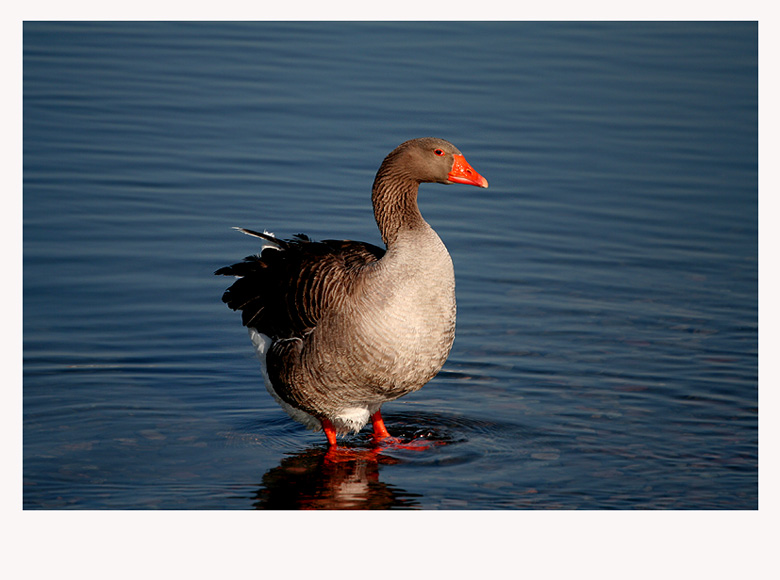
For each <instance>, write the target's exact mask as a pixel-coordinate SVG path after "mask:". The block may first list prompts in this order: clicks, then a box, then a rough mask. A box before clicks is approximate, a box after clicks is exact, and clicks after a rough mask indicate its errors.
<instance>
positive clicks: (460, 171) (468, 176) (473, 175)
mask: <svg viewBox="0 0 780 580" xmlns="http://www.w3.org/2000/svg"><path fill="white" fill-rule="evenodd" d="M453 157H454V158H455V162H454V163H453V164H452V171H450V172H449V173H448V174H447V179H449V180H450V181H452V182H453V183H465V184H466V185H476V186H477V187H487V186H488V182H487V179H485V178H484V177H482V176H481V175H480V174H479V173H477V172H476V171H474V168H473V167H471V165H469V162H468V161H466V158H465V157H463V155H453Z"/></svg>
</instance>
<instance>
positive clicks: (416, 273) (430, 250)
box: [215, 138, 488, 449]
mask: <svg viewBox="0 0 780 580" xmlns="http://www.w3.org/2000/svg"><path fill="white" fill-rule="evenodd" d="M424 182H435V183H443V184H452V183H464V184H467V185H475V186H477V187H487V186H488V182H487V180H486V179H485V178H484V177H482V176H481V175H480V174H479V173H477V172H476V171H475V170H474V169H473V168H472V167H471V166H470V165H469V164H468V162H467V161H466V159H465V158H464V157H463V155H462V154H461V152H460V151H459V150H458V149H457V147H455V146H454V145H453V144H452V143H449V142H448V141H445V140H443V139H435V138H423V139H413V140H411V141H406V142H405V143H402V144H401V145H399V146H398V147H397V148H396V149H395V150H394V151H392V152H391V153H390V154H389V155H388V156H387V157H385V160H384V161H383V162H382V165H381V166H380V168H379V171H378V172H377V174H376V179H375V180H374V186H373V190H372V196H371V200H372V202H373V206H374V217H375V218H376V223H377V225H378V226H379V231H380V233H381V235H382V241H383V242H384V244H385V246H386V249H383V248H380V247H378V246H374V245H372V244H367V243H364V242H353V241H347V240H343V241H339V240H323V241H321V242H315V241H312V240H310V239H309V238H308V237H307V236H304V235H302V234H299V235H297V236H295V237H294V238H293V239H288V240H283V239H279V238H276V237H274V236H273V235H272V234H269V233H268V232H264V233H260V232H255V231H252V230H247V229H244V228H236V229H238V230H240V231H242V232H244V233H246V234H249V235H252V236H255V237H258V238H261V239H262V240H263V247H262V249H261V253H260V254H259V255H253V256H249V257H247V258H245V259H244V261H242V262H239V263H237V264H233V265H232V266H226V267H224V268H220V269H219V270H217V271H216V272H215V274H217V275H224V276H235V277H237V278H238V280H237V281H236V282H235V283H234V284H233V285H232V286H231V287H230V288H228V289H227V290H226V291H225V293H224V295H223V296H222V301H223V302H225V303H226V304H227V305H228V306H229V307H230V308H232V309H233V310H240V311H241V316H242V322H243V324H244V326H246V327H247V328H248V329H249V336H250V339H251V341H252V343H253V345H254V348H255V351H256V352H257V355H258V357H259V358H260V361H261V363H262V366H263V376H264V380H265V384H266V388H267V389H268V392H269V393H270V394H271V396H272V397H273V398H274V399H275V400H276V401H277V403H279V404H280V405H281V406H282V408H284V410H285V411H287V413H288V414H289V415H290V416H291V417H292V418H293V419H295V420H297V421H299V422H301V423H303V424H304V425H306V426H307V427H309V428H311V429H314V430H319V429H322V430H323V431H324V432H325V436H326V437H327V439H328V444H329V446H330V448H331V449H334V448H336V446H337V444H336V436H337V434H339V435H340V434H344V433H349V432H357V431H359V430H360V429H362V428H363V427H364V426H365V425H366V423H368V421H369V419H370V420H371V422H372V424H373V432H374V437H375V438H376V439H377V440H382V439H384V438H386V437H389V436H390V434H389V433H388V431H387V429H386V427H385V424H384V421H383V420H382V414H381V412H380V407H381V406H382V404H383V403H385V402H387V401H392V400H394V399H397V398H398V397H401V396H403V395H406V394H408V393H411V392H413V391H416V390H418V389H420V388H421V387H422V386H423V385H424V384H425V383H427V382H428V381H430V380H431V379H432V378H433V377H434V376H435V375H436V374H437V373H438V372H439V370H440V369H441V367H442V365H443V364H444V361H445V360H446V359H447V356H448V355H449V353H450V349H451V348H452V342H453V339H454V337H455V276H454V272H453V268H452V260H451V259H450V255H449V253H448V252H447V248H445V247H444V244H443V243H442V241H441V239H439V236H438V235H437V234H436V232H434V231H433V229H432V228H431V227H430V226H429V225H428V223H427V222H426V221H425V220H424V219H423V217H422V215H421V214H420V210H419V208H418V206H417V190H418V187H419V185H420V183H424Z"/></svg>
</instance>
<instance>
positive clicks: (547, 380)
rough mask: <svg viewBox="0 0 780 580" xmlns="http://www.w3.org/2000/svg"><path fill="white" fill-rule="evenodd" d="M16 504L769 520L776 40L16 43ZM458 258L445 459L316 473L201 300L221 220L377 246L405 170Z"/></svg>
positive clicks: (426, 398)
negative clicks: (770, 185)
mask: <svg viewBox="0 0 780 580" xmlns="http://www.w3.org/2000/svg"><path fill="white" fill-rule="evenodd" d="M23 121H24V197H23V211H24V216H23V217H24V222H23V224H24V231H23V244H24V246H23V252H24V263H23V266H24V271H23V283H24V289H23V292H24V304H23V306H24V311H23V321H24V384H23V389H24V390H23V403H24V409H23V413H24V415H23V426H24V432H23V437H24V440H23V452H24V464H23V480H24V488H23V490H24V491H23V506H24V507H25V508H26V509H136V508H144V509H151V508H159V509H230V510H238V509H252V508H301V507H313V508H318V507H325V508H403V509H480V510H482V509H523V508H531V509H551V508H552V509H555V508H564V509H576V508H582V509H634V508H640V509H656V508H673V509H718V510H724V509H730V510H733V509H756V508H757V507H758V450H757V447H758V431H757V421H758V419H757V417H758V384H757V383H758V380H757V348H758V336H757V326H758V299H757V298H758V297H757V292H758V290H757V278H758V240H757V229H758V226H757V222H758V217H757V214H758V211H757V210H758V197H757V189H758V182H757V159H758V156H757V150H758V141H757V127H758V124H757V25H756V24H755V23H718V22H713V23H638V24H627V23H611V24H610V23H559V24H554V23H527V24H523V23H481V24H473V23H472V24H468V23H446V24H437V23H392V24H389V23H388V24H384V23H371V24H346V23H329V24H323V23H266V24H263V23H218V24H213V23H90V24H84V23H76V22H73V23H60V24H57V23H26V24H25V25H24V113H23ZM426 135H436V136H441V137H444V138H446V139H449V140H450V141H452V142H453V143H455V144H456V145H457V146H458V147H459V148H460V149H461V150H462V151H463V152H464V154H465V156H466V158H467V159H468V160H469V161H470V163H471V164H472V165H473V166H474V167H475V169H477V171H479V172H480V173H481V174H483V175H484V176H485V177H486V178H487V179H488V180H489V182H490V188H489V189H487V190H477V189H476V188H469V187H465V186H450V187H446V188H445V187H443V186H440V185H435V184H426V185H424V186H423V187H422V189H421V207H422V211H423V214H424V215H425V216H426V218H427V220H428V221H429V222H430V223H431V224H432V225H433V226H434V228H435V229H436V230H437V231H438V232H439V234H440V236H441V237H442V239H443V240H444V241H445V243H446V244H447V246H448V248H449V250H450V253H451V254H452V257H453V261H454V263H455V269H456V277H457V293H458V327H457V337H456V341H455V346H454V348H453V351H452V354H451V356H450V359H449V361H448V362H447V364H446V365H445V367H444V370H443V371H442V372H441V373H440V375H439V376H437V377H436V378H435V379H434V380H433V381H432V382H431V383H429V384H428V385H427V386H426V387H425V388H423V389H422V390H421V391H419V392H417V393H414V394H412V395H410V396H407V397H405V398H403V399H400V400H398V401H396V402H393V403H390V404H388V405H386V406H385V409H384V414H385V419H386V422H387V425H388V428H389V429H390V430H391V432H393V434H395V435H397V436H399V437H401V438H402V439H404V440H414V439H426V440H428V441H429V442H432V443H434V444H433V445H431V446H430V447H429V448H427V449H425V450H408V449H400V450H398V449H397V450H385V451H383V452H382V453H380V454H379V455H376V454H374V455H373V456H371V455H370V442H369V435H368V430H366V431H365V432H364V433H361V434H359V435H356V436H352V437H350V438H347V439H346V440H345V445H346V446H348V447H352V448H355V449H357V450H362V451H363V455H362V456H361V459H360V460H357V461H353V462H345V463H341V464H336V465H333V464H330V463H327V462H325V461H324V452H325V440H324V437H323V436H322V434H321V433H319V434H317V433H311V432H308V431H306V430H305V429H304V428H303V427H301V426H300V425H298V424H296V423H294V422H292V421H290V420H289V419H288V418H287V417H286V415H285V414H284V413H283V411H282V410H281V409H279V408H278V407H277V406H276V404H275V403H274V402H273V401H272V400H271V398H270V397H269V396H268V395H267V393H266V392H265V389H264V388H263V386H262V384H261V378H260V373H259V369H258V365H257V362H256V361H255V359H254V357H253V354H252V351H251V346H250V344H249V341H248V339H247V336H246V333H245V331H244V329H243V328H242V327H241V325H240V321H239V317H238V316H237V315H236V314H235V313H233V312H231V311H229V310H228V309H227V308H226V307H225V306H224V304H222V303H221V302H220V296H221V293H222V291H223V290H224V289H225V287H226V286H227V285H228V284H229V281H228V280H226V279H222V278H217V277H215V276H213V275H212V273H213V271H214V270H215V269H217V268H219V267H221V266H223V265H226V264H229V263H233V262H234V261H236V260H238V259H240V258H242V257H243V256H245V255H248V254H250V253H253V252H255V251H257V244H255V243H254V242H253V240H252V239H251V238H248V237H246V236H242V235H240V234H238V233H236V232H234V231H233V230H231V229H230V227H231V226H235V225H240V226H245V227H249V228H255V229H262V228H267V229H269V230H270V231H273V232H274V233H276V234H278V235H280V236H290V235H292V234H295V233H298V232H305V233H307V234H309V235H310V236H312V237H314V238H333V237H335V238H351V239H358V240H364V241H368V242H371V243H375V244H379V243H380V240H379V235H378V232H377V230H376V226H375V225H374V222H373V216H372V212H371V207H370V200H369V193H370V186H371V182H372V180H373V175H374V172H375V171H376V169H377V167H378V165H379V163H380V162H381V160H382V158H383V157H384V155H385V154H386V153H387V152H389V151H390V150H391V149H393V148H394V147H395V146H396V145H397V144H398V143H400V142H402V141H404V140H406V139H409V138H413V137H419V136H426Z"/></svg>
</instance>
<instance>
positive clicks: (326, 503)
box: [254, 449, 421, 509]
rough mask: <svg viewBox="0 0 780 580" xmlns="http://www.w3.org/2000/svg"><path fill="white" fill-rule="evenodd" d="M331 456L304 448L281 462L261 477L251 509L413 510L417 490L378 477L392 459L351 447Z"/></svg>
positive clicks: (325, 452) (393, 461) (415, 504)
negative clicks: (342, 452)
mask: <svg viewBox="0 0 780 580" xmlns="http://www.w3.org/2000/svg"><path fill="white" fill-rule="evenodd" d="M354 451H355V452H354V453H353V454H351V455H350V456H346V455H340V456H339V457H338V459H337V460H334V458H333V457H332V455H330V454H329V453H328V452H327V451H326V450H324V449H309V450H307V451H304V452H302V453H299V454H297V455H293V456H291V457H287V458H286V459H284V460H282V462H281V463H280V464H279V466H278V467H274V468H273V469H271V470H270V471H268V472H267V473H266V474H265V475H264V476H263V485H262V487H261V488H260V489H259V490H258V491H257V494H256V501H255V502H254V506H255V507H256V508H257V509H389V508H419V507H421V506H420V504H419V502H418V501H417V500H415V499H414V498H416V497H419V496H418V495H417V494H413V493H409V492H406V491H403V490H400V489H398V488H397V487H395V486H392V485H389V484H386V483H382V482H381V481H379V464H380V463H382V464H391V463H396V462H397V460H394V459H392V458H390V457H387V456H384V455H381V454H380V453H378V452H377V451H370V450H354Z"/></svg>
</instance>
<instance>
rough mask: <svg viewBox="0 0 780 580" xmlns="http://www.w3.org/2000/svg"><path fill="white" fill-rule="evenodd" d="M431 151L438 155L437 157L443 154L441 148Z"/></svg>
mask: <svg viewBox="0 0 780 580" xmlns="http://www.w3.org/2000/svg"><path fill="white" fill-rule="evenodd" d="M433 153H434V154H435V155H438V156H439V157H442V156H444V151H442V150H441V149H436V150H435V151H434V152H433Z"/></svg>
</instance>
